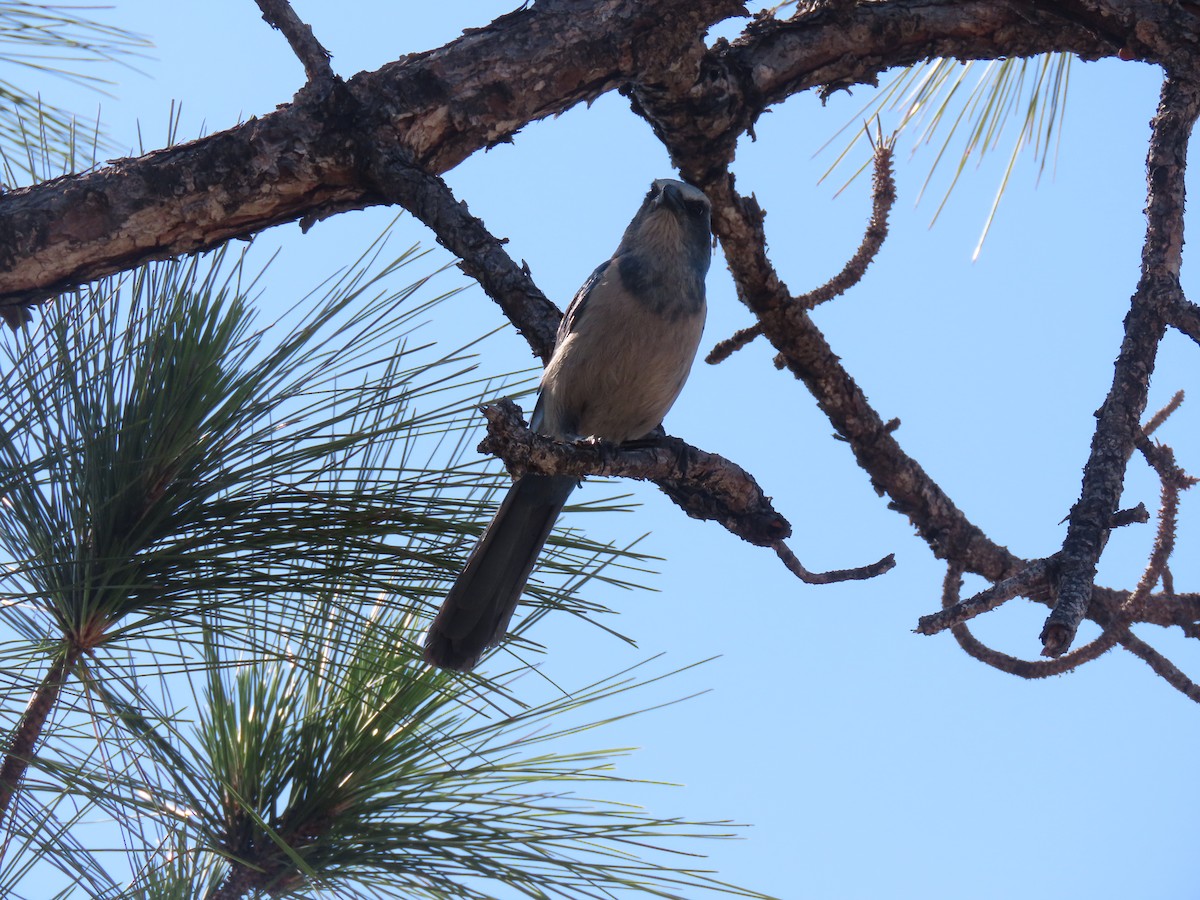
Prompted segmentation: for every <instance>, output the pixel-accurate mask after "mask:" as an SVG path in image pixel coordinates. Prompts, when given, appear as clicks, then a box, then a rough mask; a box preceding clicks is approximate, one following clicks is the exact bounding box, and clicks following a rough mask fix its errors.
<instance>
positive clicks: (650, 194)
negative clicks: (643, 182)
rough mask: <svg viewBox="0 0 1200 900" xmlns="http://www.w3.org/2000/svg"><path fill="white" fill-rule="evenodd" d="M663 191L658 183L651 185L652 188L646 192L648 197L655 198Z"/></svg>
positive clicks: (648, 198)
mask: <svg viewBox="0 0 1200 900" xmlns="http://www.w3.org/2000/svg"><path fill="white" fill-rule="evenodd" d="M660 193H661V189H660V188H659V186H658V185H657V184H652V185H650V190H649V191H647V192H646V199H647V200H653V199H654V198H655V197H657V196H658V195H659V194H660Z"/></svg>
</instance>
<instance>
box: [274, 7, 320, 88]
mask: <svg viewBox="0 0 1200 900" xmlns="http://www.w3.org/2000/svg"><path fill="white" fill-rule="evenodd" d="M255 2H256V3H257V4H258V8H259V9H260V10H262V14H263V19H264V20H265V21H266V23H267V24H268V25H270V26H271V27H272V28H275V29H276V30H278V31H281V32H283V36H284V37H285V38H287V42H288V44H290V45H291V48H292V52H293V53H295V54H296V56H297V57H298V58H299V60H300V62H301V64H303V66H304V74H305V75H307V76H308V80H309V81H310V82H318V81H329V80H332V79H333V77H334V74H333V69H332V68H330V66H329V60H330V58H331V54H330V53H329V51H328V50H326V49H325V48H324V47H322V46H321V42H320V41H318V40H317V38H316V36H315V35H314V34H313V30H312V28H310V27H309V26H308V25H305V24H304V23H303V22H302V21H300V17H299V16H298V15H296V12H295V10H293V9H292V6H291V4H290V3H288V2H287V0H255Z"/></svg>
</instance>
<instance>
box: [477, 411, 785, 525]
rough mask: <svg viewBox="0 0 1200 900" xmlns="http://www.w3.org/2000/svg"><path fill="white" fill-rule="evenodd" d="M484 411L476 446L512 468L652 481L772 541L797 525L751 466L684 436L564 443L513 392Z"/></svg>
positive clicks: (703, 513)
mask: <svg viewBox="0 0 1200 900" xmlns="http://www.w3.org/2000/svg"><path fill="white" fill-rule="evenodd" d="M483 412H484V415H485V416H486V417H487V422H488V433H487V437H485V438H484V440H483V443H481V444H480V445H479V451H480V452H481V453H491V454H493V455H495V456H498V457H500V458H501V459H502V460H504V464H505V465H506V466H507V467H508V469H509V471H510V472H512V473H513V474H514V475H522V474H524V473H526V472H537V473H540V474H543V475H578V476H580V477H583V476H584V475H605V476H615V477H619V478H634V479H637V480H639V481H653V482H655V483H656V484H659V485H660V486H661V487H662V488H663V491H664V492H665V493H666V494H667V496H669V497H670V498H671V499H672V500H673V501H675V503H677V504H678V505H679V506H680V508H682V509H683V511H684V512H686V513H687V514H688V515H689V516H692V517H693V518H696V519H709V520H713V521H716V522H718V523H720V524H721V525H722V526H724V527H725V528H726V529H727V530H729V531H731V532H732V533H733V534H736V535H737V536H738V537H740V538H742V540H745V541H748V542H749V543H751V544H755V545H756V546H759V547H769V546H771V545H772V544H773V543H774V542H775V541H778V540H783V539H784V538H787V537H788V536H789V535H790V534H791V533H792V526H791V525H790V524H789V523H788V521H787V519H785V518H784V517H783V516H781V515H780V514H779V513H778V512H776V511H775V508H774V507H773V506H772V505H771V501H770V499H768V497H767V496H766V495H765V494H764V493H763V492H762V488H760V487H759V486H758V483H757V482H756V481H755V480H754V478H753V476H751V475H750V473H749V472H747V471H746V470H745V469H743V468H741V467H740V466H738V465H737V464H736V463H733V462H730V461H729V460H727V459H724V458H723V457H720V456H717V455H716V454H715V453H706V452H705V451H703V450H700V449H698V448H696V447H693V446H691V445H690V444H687V443H684V442H683V441H681V440H680V439H679V438H675V437H670V436H663V437H660V438H653V439H647V440H645V441H635V442H630V443H628V444H614V443H612V442H610V441H600V440H595V439H587V440H582V441H575V442H574V443H564V442H562V441H557V440H555V439H554V438H549V437H546V436H544V435H541V434H538V433H537V432H534V431H530V430H529V428H528V427H527V426H526V425H525V422H524V420H523V419H522V418H521V411H520V409H519V408H518V407H517V405H516V404H515V403H513V402H512V401H511V400H499V401H497V402H496V403H493V404H491V405H489V406H487V407H485V408H484V411H483Z"/></svg>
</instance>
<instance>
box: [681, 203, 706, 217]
mask: <svg viewBox="0 0 1200 900" xmlns="http://www.w3.org/2000/svg"><path fill="white" fill-rule="evenodd" d="M683 208H684V209H686V210H687V211H688V215H689V216H703V215H706V214H707V213H708V204H707V203H705V202H704V201H703V200H685V201H684V202H683Z"/></svg>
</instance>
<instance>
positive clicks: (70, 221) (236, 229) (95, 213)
mask: <svg viewBox="0 0 1200 900" xmlns="http://www.w3.org/2000/svg"><path fill="white" fill-rule="evenodd" d="M741 9H742V7H741V5H740V3H738V2H736V0H654V2H648V0H593V2H590V3H586V4H585V3H581V2H578V0H542V2H539V3H537V4H536V5H535V6H533V7H532V8H529V9H520V10H518V11H516V12H513V13H510V14H508V15H506V16H503V17H501V18H500V19H497V20H496V21H495V22H493V23H492V24H490V25H488V26H487V27H485V28H480V29H475V30H472V31H469V32H467V33H466V34H464V35H463V36H462V37H461V38H459V39H458V40H456V41H454V42H452V43H450V44H448V45H446V46H445V47H442V48H440V49H437V50H432V51H429V52H426V53H421V54H414V55H412V56H409V57H406V58H404V59H402V60H399V61H397V62H395V63H391V64H389V65H387V66H384V67H383V68H381V69H379V70H378V71H375V72H367V73H362V74H360V75H357V76H355V77H354V78H353V79H351V80H350V81H349V82H348V83H347V84H346V85H345V91H346V92H348V93H346V94H343V93H342V92H341V91H339V90H333V91H330V90H328V85H325V86H324V89H319V86H318V85H316V84H313V85H310V86H309V87H308V88H306V89H304V90H302V91H301V92H300V93H299V94H298V95H297V97H296V98H295V101H294V102H293V103H292V104H290V105H287V106H283V107H281V108H280V109H279V110H277V111H275V112H273V113H270V114H268V115H265V116H262V117H261V118H256V119H252V120H251V121H249V122H247V123H245V124H244V125H241V126H238V127H237V128H233V129H230V130H228V131H224V132H220V133H218V134H215V135H212V136H211V137H207V138H204V139H202V140H199V141H194V142H191V143H189V144H183V145H180V146H177V147H173V148H171V149H169V150H162V151H157V152H154V153H150V154H147V155H146V156H143V157H140V158H137V159H127V160H120V161H117V162H116V163H114V164H113V165H111V166H109V167H107V168H104V169H101V170H99V171H95V172H90V173H87V174H83V175H73V176H68V177H65V178H61V179H57V180H55V181H52V182H48V183H46V184H42V185H37V186H35V187H31V188H24V189H20V190H16V191H12V192H10V193H8V194H6V195H5V196H3V197H2V198H0V307H3V306H14V305H17V306H20V305H24V304H28V303H29V302H33V301H37V300H40V299H44V298H46V297H48V296H51V295H53V294H55V293H58V292H61V291H65V290H69V289H71V288H73V287H75V286H78V285H79V284H82V283H84V282H86V281H89V280H92V279H95V278H98V277H101V276H103V275H108V274H111V273H113V272H118V271H122V270H124V269H128V268H132V267H133V266H136V265H138V264H141V263H144V262H147V261H149V260H152V259H163V258H167V257H170V256H178V255H181V254H184V253H190V252H194V251H197V250H204V249H209V248H212V247H215V246H217V245H219V244H221V243H223V242H224V241H227V240H229V239H230V238H237V237H247V236H249V235H253V234H255V233H257V232H259V231H262V230H263V229H265V228H268V227H270V226H272V225H278V224H281V223H284V222H291V221H296V220H298V219H303V220H305V221H306V222H312V221H316V220H318V219H320V218H323V217H325V216H329V215H333V214H336V213H338V212H343V211H346V210H352V209H359V208H362V207H365V206H370V205H373V204H379V203H384V202H387V198H386V197H384V196H381V195H380V193H379V191H378V189H377V185H376V184H375V182H374V181H373V180H372V179H371V178H370V177H369V176H367V175H366V173H365V168H364V166H363V160H362V159H361V158H360V156H359V155H358V154H357V152H356V149H357V148H359V147H362V146H364V143H363V140H362V137H363V135H362V127H363V124H364V123H363V121H362V118H361V116H359V115H355V116H354V117H353V118H352V119H348V118H347V116H346V114H345V113H346V112H347V107H349V108H351V109H353V110H355V111H360V110H367V111H369V113H370V117H371V121H370V123H368V128H369V130H371V131H374V132H379V133H381V134H382V133H388V134H391V135H393V136H398V138H399V140H400V141H401V142H402V143H403V145H404V147H405V148H406V150H407V151H408V153H409V154H410V156H411V158H412V160H413V162H414V163H415V164H417V165H419V166H421V167H422V168H423V169H425V170H426V171H429V172H431V173H433V174H438V173H441V172H445V171H446V170H448V169H450V168H452V167H453V166H455V165H457V164H458V163H459V162H461V161H462V160H463V159H465V158H466V157H467V156H469V155H471V154H472V153H474V152H476V151H477V150H480V149H483V148H485V147H489V146H492V145H494V144H497V143H500V142H504V141H510V140H512V138H513V136H514V135H515V134H516V133H517V132H518V131H519V130H520V129H521V128H522V127H524V126H525V125H526V124H528V123H529V122H531V121H535V120H538V119H543V118H546V117H548V116H553V115H556V114H559V113H562V112H564V111H565V110H567V109H569V108H570V107H572V106H574V105H575V104H577V103H580V102H583V101H590V100H593V99H595V98H596V97H598V96H599V95H601V94H603V93H605V92H606V91H609V90H612V89H614V88H615V87H618V86H620V85H622V84H625V83H629V82H634V81H636V82H638V83H639V94H638V96H639V97H640V98H645V97H650V96H652V95H653V96H656V97H658V99H659V100H661V101H662V102H661V104H660V105H659V106H657V107H656V114H655V116H654V117H653V118H652V122H653V123H654V124H655V127H656V128H659V127H664V128H667V129H668V130H670V129H669V126H670V120H671V118H672V115H674V116H680V115H686V116H690V117H693V118H692V124H693V125H694V127H695V129H696V132H697V133H698V134H701V135H702V136H703V137H704V138H705V142H706V144H707V146H709V147H710V148H722V152H721V155H723V156H728V157H730V158H731V157H732V151H733V144H734V142H735V141H736V139H737V136H738V135H739V134H741V133H742V132H743V131H745V130H746V129H747V128H749V127H751V126H752V125H753V123H754V121H755V120H756V119H757V117H758V116H759V115H760V114H761V113H762V111H763V110H764V109H765V108H766V107H767V106H768V105H769V104H771V103H777V102H779V101H781V100H783V99H784V98H786V97H787V96H789V95H790V94H792V93H795V92H797V91H801V90H806V89H807V88H809V87H812V86H814V85H841V84H853V83H858V82H864V81H865V82H871V81H873V80H874V78H875V77H876V75H877V74H878V72H880V71H882V70H883V69H885V68H888V67H891V66H895V65H903V64H905V63H908V62H912V61H915V60H919V59H924V58H927V57H931V56H938V55H944V56H957V57H960V58H964V59H965V58H992V57H995V56H997V55H1012V54H1022V53H1028V54H1034V53H1042V52H1046V51H1050V50H1069V51H1071V52H1074V53H1077V54H1079V55H1081V56H1083V57H1085V58H1095V57H1097V56H1101V55H1105V54H1109V55H1111V54H1113V53H1115V52H1116V50H1115V49H1114V48H1113V46H1112V43H1113V42H1112V41H1109V40H1105V39H1101V38H1098V37H1097V36H1096V34H1095V33H1093V32H1092V31H1090V30H1088V29H1087V28H1085V27H1081V26H1080V25H1078V24H1076V23H1075V22H1073V21H1070V20H1068V19H1066V18H1064V17H1062V16H1060V15H1056V14H1055V13H1053V12H1052V11H1051V12H1047V11H1044V10H1041V8H1040V7H1031V6H1030V4H1029V3H1027V2H1024V0H1012V2H999V3H997V2H990V0H989V2H984V0H976V2H949V0H934V2H931V0H920V2H918V0H886V2H878V3H868V4H861V5H859V6H857V7H854V8H853V9H852V10H851V11H850V12H849V13H848V15H849V18H847V19H845V20H841V19H839V20H837V21H834V20H831V19H830V18H829V17H828V16H823V15H809V16H798V17H795V18H793V19H792V20H790V21H788V22H786V23H774V22H772V21H767V20H759V22H758V23H757V24H756V26H755V27H754V28H752V29H751V30H750V32H749V33H748V34H747V35H746V37H745V38H744V39H742V40H740V41H738V42H737V43H735V44H733V45H727V44H721V45H720V46H718V47H716V48H714V49H713V50H712V51H710V52H708V53H705V52H703V48H702V47H699V45H698V44H697V43H696V42H697V40H698V38H699V36H700V35H702V34H703V33H704V31H705V29H706V28H708V27H709V26H710V25H712V24H714V23H716V22H719V21H721V20H723V19H725V18H728V17H729V16H733V15H737V14H738V13H739V12H740V11H741ZM1147 15H1150V16H1151V18H1150V19H1146V20H1143V21H1141V22H1140V24H1141V25H1142V26H1145V27H1144V28H1143V29H1142V30H1143V31H1145V32H1146V33H1147V34H1158V35H1160V36H1162V35H1166V36H1167V37H1161V40H1159V43H1161V44H1163V46H1164V47H1165V46H1168V45H1170V46H1174V45H1177V44H1179V43H1182V42H1183V41H1185V40H1186V39H1188V38H1189V37H1190V36H1191V33H1189V32H1187V31H1186V30H1183V31H1181V30H1180V29H1181V28H1184V29H1185V28H1187V27H1192V28H1193V32H1192V33H1194V31H1195V29H1194V23H1192V22H1191V21H1190V20H1186V21H1185V20H1183V19H1181V15H1182V14H1180V13H1179V12H1178V10H1176V9H1174V8H1173V7H1172V8H1168V7H1166V6H1165V5H1160V4H1156V5H1154V6H1153V7H1152V8H1151V9H1150V10H1148V11H1147ZM1156 23H1159V24H1161V25H1162V28H1163V29H1165V28H1168V26H1169V28H1171V29H1174V30H1162V29H1160V30H1159V31H1154V29H1153V28H1152V27H1151V26H1153V25H1155V24H1156ZM1139 33H1141V32H1139ZM1131 39H1132V38H1131ZM1139 47H1141V45H1139ZM1142 49H1145V51H1146V52H1145V53H1144V54H1143V55H1145V56H1146V58H1153V56H1152V55H1151V54H1152V52H1153V53H1158V52H1160V51H1161V50H1162V48H1160V47H1159V46H1158V44H1154V45H1153V46H1150V45H1147V47H1145V48H1142ZM1139 52H1141V51H1140V50H1139ZM347 96H348V97H350V98H352V99H353V102H352V103H350V104H344V103H343V102H341V101H343V100H344V99H345V98H346V97H347ZM668 101H669V102H668ZM672 110H674V113H672ZM664 117H665V118H664ZM372 144H373V141H371V140H368V141H367V142H366V144H365V145H366V146H371V145H372ZM700 146H701V147H703V146H705V144H702V145H700ZM672 151H673V152H675V153H676V158H677V161H678V162H679V163H680V165H681V166H682V167H683V169H684V174H685V176H687V177H689V178H691V179H692V180H696V176H695V174H694V173H693V172H691V171H690V165H689V161H688V158H687V152H686V148H682V149H681V148H680V147H678V146H674V145H673V146H672ZM718 168H719V167H718ZM710 174H711V173H710Z"/></svg>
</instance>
